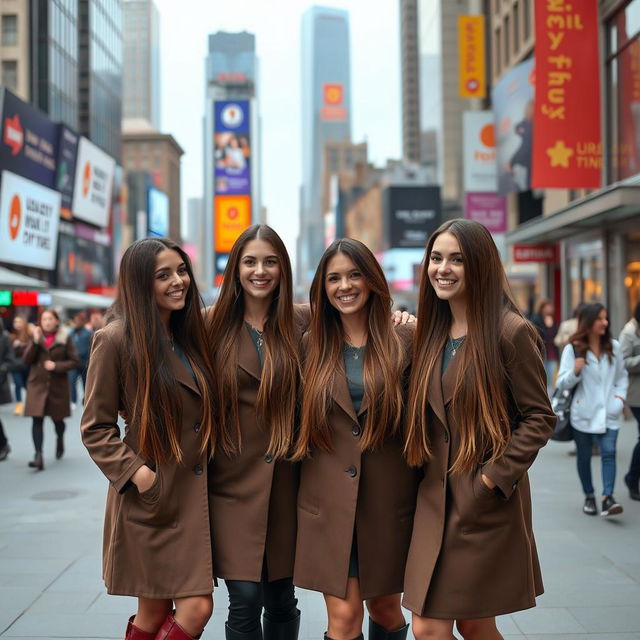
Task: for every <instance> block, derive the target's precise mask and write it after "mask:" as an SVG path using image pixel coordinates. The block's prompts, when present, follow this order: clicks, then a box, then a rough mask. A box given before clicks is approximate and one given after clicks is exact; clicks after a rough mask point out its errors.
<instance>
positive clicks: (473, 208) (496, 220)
mask: <svg viewBox="0 0 640 640" xmlns="http://www.w3.org/2000/svg"><path fill="white" fill-rule="evenodd" d="M464 217H465V218H467V219H468V220H475V221H476V222H479V223H480V224H483V225H484V226H485V227H487V229H489V231H490V232H491V233H506V231H507V198H506V196H499V195H498V194H497V193H465V194H464Z"/></svg>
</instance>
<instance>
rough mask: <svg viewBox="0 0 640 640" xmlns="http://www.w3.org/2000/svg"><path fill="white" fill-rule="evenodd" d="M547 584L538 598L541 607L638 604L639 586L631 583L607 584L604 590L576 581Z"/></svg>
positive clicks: (598, 585) (639, 596) (594, 585)
mask: <svg viewBox="0 0 640 640" xmlns="http://www.w3.org/2000/svg"><path fill="white" fill-rule="evenodd" d="M547 584H551V586H550V587H548V589H547V591H546V593H544V595H542V596H540V598H538V604H539V606H541V607H545V606H546V607H553V606H557V603H558V602H562V606H564V607H572V606H573V607H591V606H593V607H598V606H600V607H602V606H622V605H634V604H637V603H638V602H640V585H638V584H637V583H635V582H631V581H630V582H629V583H628V584H608V585H607V588H606V589H603V588H602V585H601V584H594V583H591V582H578V581H576V580H571V582H570V583H568V584H566V585H564V586H560V584H558V581H555V580H554V581H553V582H551V583H550V582H547Z"/></svg>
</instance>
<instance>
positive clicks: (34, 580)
mask: <svg viewBox="0 0 640 640" xmlns="http://www.w3.org/2000/svg"><path fill="white" fill-rule="evenodd" d="M54 578H55V576H51V575H47V574H44V573H3V574H0V587H28V588H33V589H37V590H38V591H44V590H45V589H46V588H47V586H48V585H49V584H50V583H51V581H52V580H54Z"/></svg>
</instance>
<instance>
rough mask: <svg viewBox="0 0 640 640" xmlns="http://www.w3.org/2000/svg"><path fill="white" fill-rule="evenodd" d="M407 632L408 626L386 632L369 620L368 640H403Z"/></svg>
mask: <svg viewBox="0 0 640 640" xmlns="http://www.w3.org/2000/svg"><path fill="white" fill-rule="evenodd" d="M408 631H409V625H408V624H405V625H404V627H400V628H399V629H396V630H395V631H387V630H386V629H385V628H384V627H381V626H380V625H379V624H378V623H377V622H375V621H374V620H372V619H371V618H369V640H405V639H406V637H407V632H408Z"/></svg>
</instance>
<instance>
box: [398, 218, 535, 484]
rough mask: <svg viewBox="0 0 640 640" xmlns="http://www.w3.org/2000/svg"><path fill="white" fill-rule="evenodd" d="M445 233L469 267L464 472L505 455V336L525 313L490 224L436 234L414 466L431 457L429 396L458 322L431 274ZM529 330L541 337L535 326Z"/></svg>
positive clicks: (463, 356)
mask: <svg viewBox="0 0 640 640" xmlns="http://www.w3.org/2000/svg"><path fill="white" fill-rule="evenodd" d="M443 233H450V234H452V235H453V236H455V238H456V240H457V241H458V244H459V245H460V252H461V253H462V260H463V264H464V280H465V295H466V317H467V337H466V339H465V341H464V344H463V346H462V348H461V349H460V350H459V352H458V355H456V358H460V363H459V366H458V373H457V376H456V380H455V386H454V392H453V398H452V401H451V413H452V416H453V419H454V421H455V423H456V424H457V425H459V428H460V447H459V450H458V452H457V455H456V457H455V459H454V460H453V464H452V466H451V471H454V472H457V471H459V472H462V471H469V470H471V469H472V468H473V467H474V466H475V465H477V464H479V463H480V462H484V461H493V460H495V459H497V458H499V457H500V456H501V455H502V453H504V450H505V448H506V446H507V444H508V442H509V439H510V435H511V430H510V421H509V415H508V395H507V382H508V381H507V376H506V371H505V365H504V363H503V358H502V354H501V348H500V337H501V332H502V325H503V320H504V315H505V313H506V312H507V311H513V312H514V313H517V314H518V315H519V316H521V317H522V314H521V313H520V311H519V310H518V307H517V305H516V304H515V302H514V300H513V297H512V295H511V292H510V289H509V284H508V282H507V278H506V276H505V273H504V269H503V267H502V263H501V261H500V256H499V254H498V250H497V249H496V245H495V243H494V242H493V238H492V237H491V234H490V233H489V231H487V229H486V228H485V227H484V226H482V225H481V224H479V223H477V222H474V221H472V220H464V219H461V218H457V219H454V220H449V221H447V222H445V223H444V224H442V225H441V226H440V227H439V228H438V229H436V231H434V232H433V234H432V235H431V236H430V238H429V241H428V243H427V248H426V251H425V256H424V260H423V264H422V275H421V278H420V292H419V300H418V321H417V327H416V333H415V338H414V351H413V353H414V356H413V361H412V366H411V378H410V383H409V398H408V403H407V405H408V406H407V439H406V443H405V454H406V457H407V461H408V462H409V464H410V465H413V466H420V465H422V464H423V463H424V462H425V461H426V460H428V459H429V457H430V456H431V445H430V443H429V421H428V417H427V416H428V412H427V392H428V386H429V384H431V380H432V379H433V377H434V376H439V375H440V371H437V370H436V363H437V362H438V360H439V356H440V354H441V353H442V350H443V348H444V345H445V342H446V340H447V336H448V335H449V329H450V327H451V323H452V320H453V318H452V315H451V309H450V307H449V303H448V302H447V301H446V300H441V299H439V298H438V296H437V295H436V293H435V291H434V289H433V286H432V285H431V282H430V280H429V274H428V267H429V261H430V259H431V251H432V249H433V244H434V242H435V240H436V238H437V237H438V236H439V235H441V234H443ZM529 330H530V331H531V335H532V336H534V337H535V335H536V333H535V329H533V327H532V326H531V325H529Z"/></svg>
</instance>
